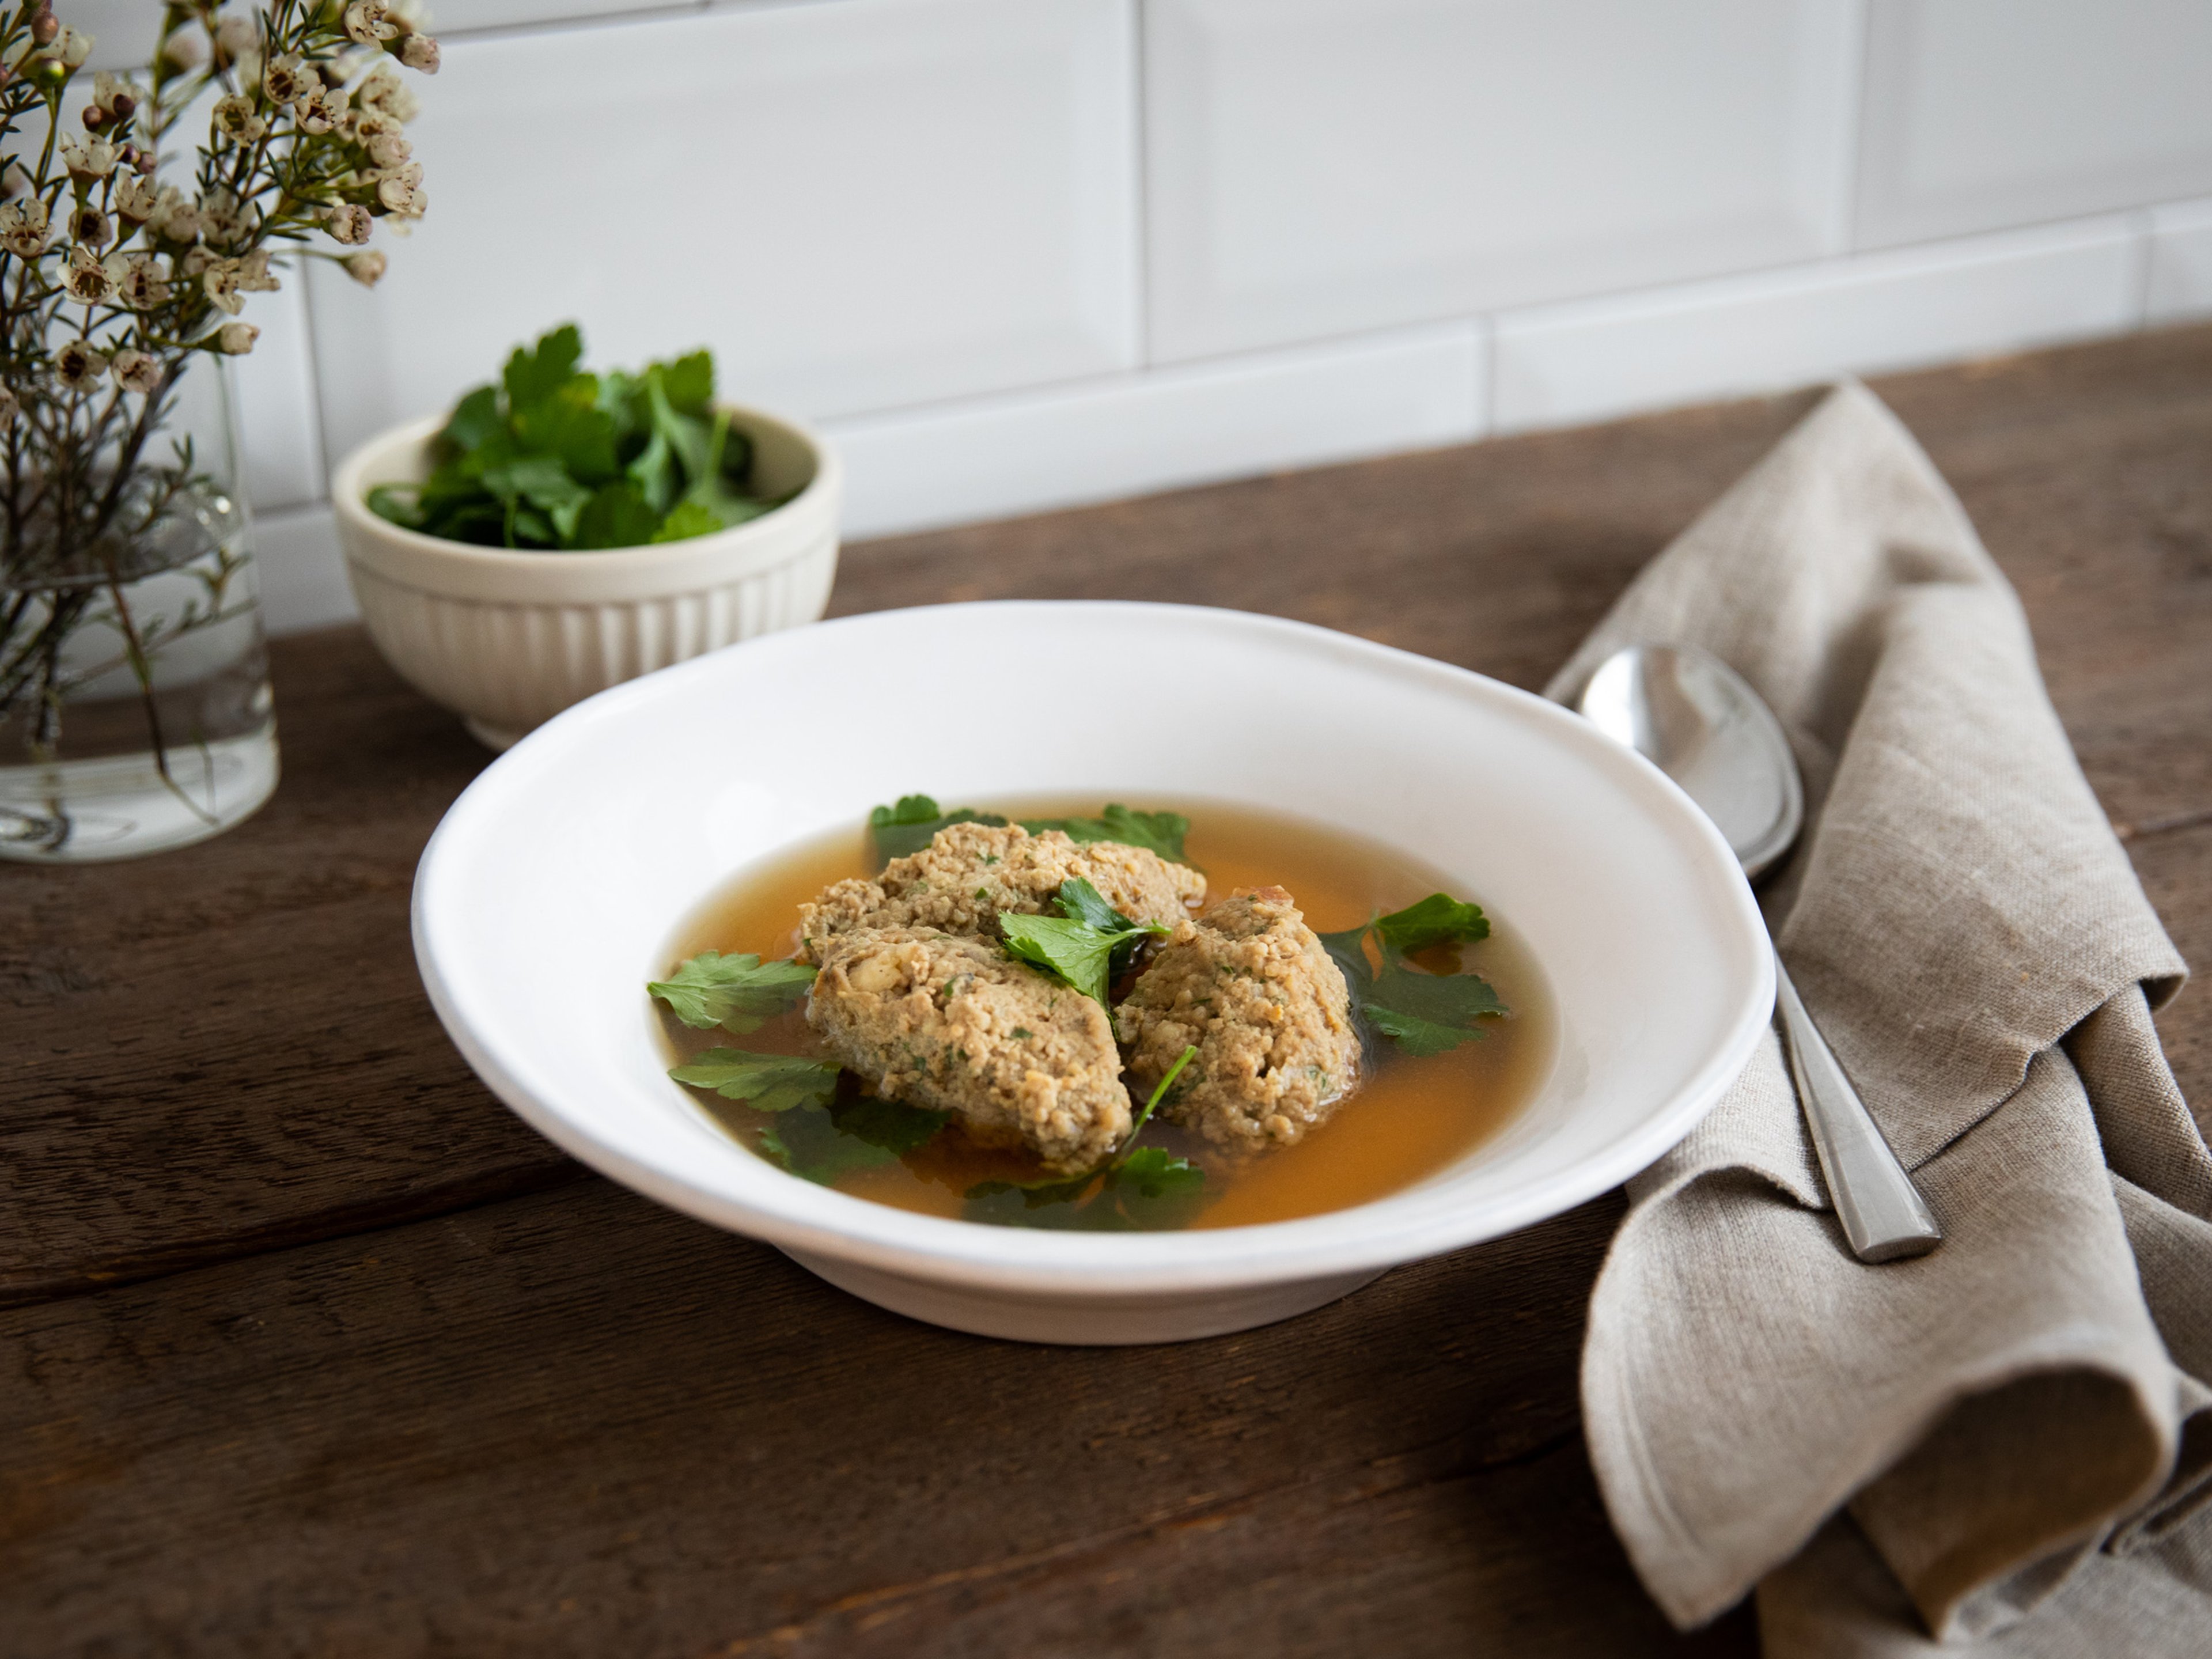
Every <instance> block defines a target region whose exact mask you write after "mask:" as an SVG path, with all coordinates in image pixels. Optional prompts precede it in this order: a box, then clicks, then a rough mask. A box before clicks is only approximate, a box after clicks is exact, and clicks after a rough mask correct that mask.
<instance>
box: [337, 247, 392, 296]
mask: <svg viewBox="0 0 2212 1659" xmlns="http://www.w3.org/2000/svg"><path fill="white" fill-rule="evenodd" d="M343 264H344V265H345V268H346V275H347V276H350V277H352V278H353V279H354V281H356V283H360V284H361V285H362V287H363V288H374V287H375V286H376V285H377V283H380V282H381V281H383V280H384V267H385V264H386V260H385V258H384V256H383V255H382V254H381V253H376V252H369V253H356V254H353V255H351V256H349V258H346V259H345V260H344V261H343Z"/></svg>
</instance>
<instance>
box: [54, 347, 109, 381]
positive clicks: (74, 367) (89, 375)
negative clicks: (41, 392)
mask: <svg viewBox="0 0 2212 1659" xmlns="http://www.w3.org/2000/svg"><path fill="white" fill-rule="evenodd" d="M106 372H107V359H106V358H105V357H103V356H100V354H99V353H98V352H97V351H94V349H92V348H91V347H90V346H89V345H88V344H86V343H84V342H83V341H82V340H71V341H70V343H68V344H67V345H65V346H64V347H63V348H62V349H60V350H59V351H57V352H56V353H54V378H55V379H56V380H59V381H60V382H61V383H62V385H63V386H64V387H65V388H67V389H68V390H69V391H71V392H82V391H84V390H85V389H86V388H87V387H88V386H96V385H98V384H99V381H100V376H101V375H102V374H106Z"/></svg>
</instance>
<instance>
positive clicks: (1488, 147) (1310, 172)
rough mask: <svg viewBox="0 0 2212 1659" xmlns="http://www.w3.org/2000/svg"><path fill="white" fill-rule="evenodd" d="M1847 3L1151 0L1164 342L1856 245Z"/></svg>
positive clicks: (1158, 316) (1149, 157)
mask: <svg viewBox="0 0 2212 1659" xmlns="http://www.w3.org/2000/svg"><path fill="white" fill-rule="evenodd" d="M1858 15H1859V14H1858V8H1857V3H1856V0H1671V3H1668V4H1667V5H1664V6H1655V5H1651V4H1649V3H1646V0H1580V3H1576V4H1573V5H1560V6H1534V5H1528V4H1525V3H1516V0H1151V3H1148V5H1147V7H1146V40H1145V50H1146V125H1147V131H1146V163H1147V179H1148V183H1149V196H1148V209H1149V226H1148V231H1149V237H1150V253H1151V259H1150V264H1151V275H1152V286H1151V301H1152V347H1153V350H1154V352H1155V354H1156V355H1157V356H1159V357H1163V358H1176V357H1187V356H1202V355H1206V354H1211V353H1215V352H1220V351H1225V350H1231V349H1241V348H1245V347H1250V346H1255V345H1264V344H1273V343H1281V342H1285V341H1291V340H1298V339H1310V338H1313V337H1316V336H1320V335H1326V334H1329V333H1334V332H1341V331H1346V330H1351V329H1358V328H1370V327H1374V326H1376V325H1383V324H1389V323H1396V322H1405V321H1411V320H1415V319H1425V318H1432V317H1440V316H1449V315H1452V314H1455V313H1467V312H1471V311H1480V310H1484V309H1487V308H1489V307H1496V306H1500V305H1511V304H1518V303H1523V302H1526V301H1530V300H1535V299H1543V298H1550V297H1553V296H1557V295H1565V294H1574V293H1581V292H1587V291H1590V290H1594V289H1616V288H1625V287H1631V286H1634V285H1638V284H1642V283H1652V282H1658V281H1664V280H1667V279H1669V278H1674V277H1679V276H1689V275H1693V274H1699V273H1703V272H1706V271H1720V270H1736V269H1741V268H1742V267H1745V266H1748V265H1757V264H1772V263H1775V262H1778V261H1782V260H1788V259H1800V258H1808V257H1810V256H1813V255H1816V254H1820V253H1822V252H1829V251H1831V250H1833V249H1835V248H1838V247H1839V246H1841V244H1842V240H1843V229H1844V205H1845V198H1846V185H1847V178H1846V163H1847V160H1848V152H1849V148H1850V141H1851V131H1850V115H1851V100H1852V97H1853V95H1854V93H1855V90H1856V74H1857V34H1858Z"/></svg>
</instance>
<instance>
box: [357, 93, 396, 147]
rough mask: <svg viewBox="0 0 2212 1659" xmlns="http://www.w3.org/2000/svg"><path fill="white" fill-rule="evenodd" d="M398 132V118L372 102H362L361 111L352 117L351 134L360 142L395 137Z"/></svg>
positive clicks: (368, 142) (364, 142) (365, 142)
mask: <svg viewBox="0 0 2212 1659" xmlns="http://www.w3.org/2000/svg"><path fill="white" fill-rule="evenodd" d="M399 132H400V125H399V123H398V119H397V118H394V117H392V116H389V115H386V113H385V112H383V110H381V109H380V108H379V107H378V106H376V105H374V104H367V103H365V104H363V105H362V112H361V113H360V114H359V115H358V116H356V118H354V124H353V136H354V137H355V139H356V141H358V142H359V143H362V144H370V143H374V142H375V141H376V140H377V139H379V138H386V137H398V134H399Z"/></svg>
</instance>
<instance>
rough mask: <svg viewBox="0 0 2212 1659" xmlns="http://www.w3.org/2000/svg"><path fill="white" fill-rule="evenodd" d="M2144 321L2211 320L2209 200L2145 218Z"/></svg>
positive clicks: (2211, 211) (2211, 225)
mask: <svg viewBox="0 0 2212 1659" xmlns="http://www.w3.org/2000/svg"><path fill="white" fill-rule="evenodd" d="M2146 299H2147V306H2146V309H2147V311H2148V317H2147V318H2146V320H2147V321H2149V322H2153V323H2178V322H2181V321H2184V320H2185V319H2189V318H2193V317H2212V201H2203V202H2186V203H2181V204H2177V205H2175V206H2172V207H2166V208H2160V209H2159V210H2158V211H2157V212H2156V213H2154V214H2153V215H2152V216H2151V237H2150V272H2149V279H2148V283H2147V284H2146Z"/></svg>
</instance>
